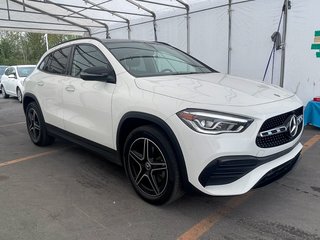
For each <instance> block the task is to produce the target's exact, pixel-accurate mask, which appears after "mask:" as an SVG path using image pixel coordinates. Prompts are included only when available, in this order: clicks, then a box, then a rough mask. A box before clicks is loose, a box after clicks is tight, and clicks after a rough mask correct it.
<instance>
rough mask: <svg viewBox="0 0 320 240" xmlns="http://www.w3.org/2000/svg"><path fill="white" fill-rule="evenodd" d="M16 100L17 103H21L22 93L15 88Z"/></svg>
mask: <svg viewBox="0 0 320 240" xmlns="http://www.w3.org/2000/svg"><path fill="white" fill-rule="evenodd" d="M17 98H18V101H19V102H21V103H22V93H21V90H20V88H17Z"/></svg>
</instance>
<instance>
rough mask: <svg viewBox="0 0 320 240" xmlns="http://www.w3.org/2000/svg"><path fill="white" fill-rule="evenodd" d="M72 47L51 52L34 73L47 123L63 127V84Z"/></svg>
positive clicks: (37, 91)
mask: <svg viewBox="0 0 320 240" xmlns="http://www.w3.org/2000/svg"><path fill="white" fill-rule="evenodd" d="M71 49H72V47H71V46H69V47H64V48H60V49H58V50H56V51H54V52H52V53H50V54H49V55H48V56H47V57H45V59H44V60H43V61H42V62H41V64H40V65H39V70H40V71H38V72H37V73H36V74H34V75H33V79H35V81H36V96H37V97H38V101H39V102H40V105H41V110H42V112H43V115H44V118H45V121H46V123H49V124H51V125H54V126H56V127H59V128H62V129H63V110H62V86H63V85H64V81H66V74H67V69H68V62H69V56H70V53H71Z"/></svg>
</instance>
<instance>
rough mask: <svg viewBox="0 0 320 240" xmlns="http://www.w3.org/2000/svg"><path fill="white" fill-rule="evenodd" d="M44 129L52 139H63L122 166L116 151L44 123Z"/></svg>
mask: <svg viewBox="0 0 320 240" xmlns="http://www.w3.org/2000/svg"><path fill="white" fill-rule="evenodd" d="M46 128H47V131H48V133H49V135H52V136H54V137H58V138H63V139H65V140H67V141H69V142H72V143H75V144H77V145H80V146H82V147H84V148H86V149H88V150H90V151H93V152H95V153H97V154H99V155H101V156H103V157H105V158H106V159H107V160H109V161H110V162H113V163H116V164H118V165H122V163H121V159H120V156H119V154H118V151H116V150H114V149H111V148H108V147H106V146H103V145H101V144H98V143H95V142H93V141H90V140H88V139H86V138H83V137H80V136H78V135H76V134H73V133H70V132H67V131H65V130H63V129H60V128H57V127H55V126H53V125H51V124H48V123H46Z"/></svg>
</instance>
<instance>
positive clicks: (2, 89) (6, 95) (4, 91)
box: [1, 86, 9, 98]
mask: <svg viewBox="0 0 320 240" xmlns="http://www.w3.org/2000/svg"><path fill="white" fill-rule="evenodd" d="M1 94H2V97H3V98H8V97H9V95H8V94H7V93H6V90H5V89H4V87H3V86H1Z"/></svg>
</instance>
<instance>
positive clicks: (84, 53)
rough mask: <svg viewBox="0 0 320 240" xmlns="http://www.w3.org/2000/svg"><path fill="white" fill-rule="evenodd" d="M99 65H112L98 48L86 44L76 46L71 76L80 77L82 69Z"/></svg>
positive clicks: (108, 66)
mask: <svg viewBox="0 0 320 240" xmlns="http://www.w3.org/2000/svg"><path fill="white" fill-rule="evenodd" d="M98 66H104V67H107V68H110V67H111V65H110V64H109V62H108V60H107V59H106V57H105V56H104V55H103V53H102V52H101V51H100V50H99V49H98V48H96V47H94V46H92V45H86V44H80V45H77V46H76V47H75V49H74V55H73V61H72V66H71V76H73V77H80V73H81V71H83V70H85V69H87V68H89V67H98Z"/></svg>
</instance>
